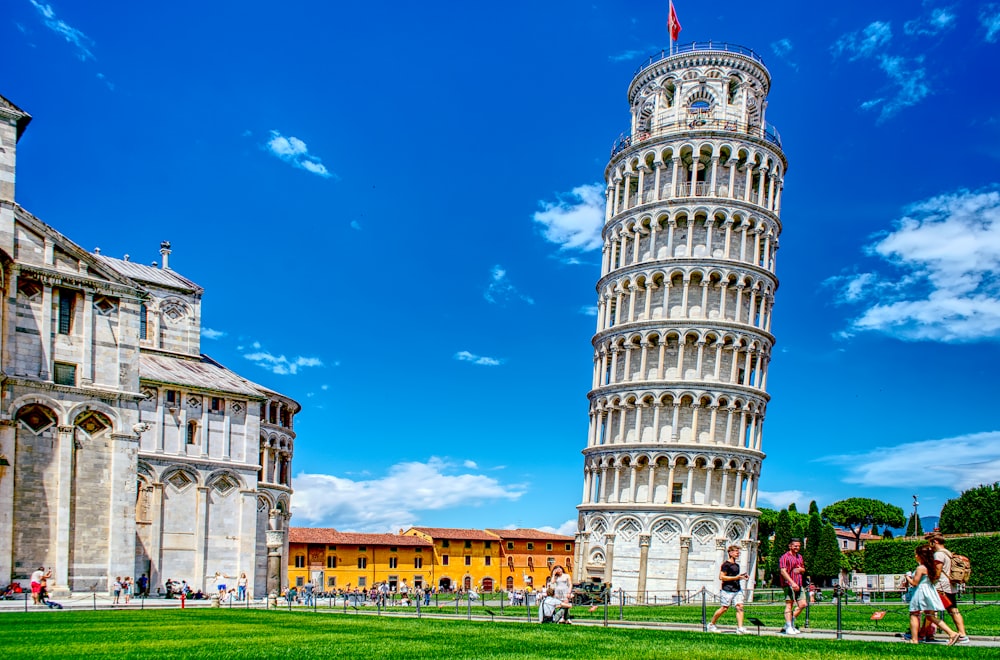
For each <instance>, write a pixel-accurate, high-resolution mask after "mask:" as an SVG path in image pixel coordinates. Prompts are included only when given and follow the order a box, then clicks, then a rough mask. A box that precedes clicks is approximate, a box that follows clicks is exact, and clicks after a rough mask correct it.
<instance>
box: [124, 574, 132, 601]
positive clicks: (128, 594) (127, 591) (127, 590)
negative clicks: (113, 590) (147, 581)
mask: <svg viewBox="0 0 1000 660" xmlns="http://www.w3.org/2000/svg"><path fill="white" fill-rule="evenodd" d="M134 588H135V583H134V582H132V578H131V577H128V576H126V577H123V578H122V595H123V596H125V604H126V605H128V603H129V601H130V600H131V599H132V590H133V589H134Z"/></svg>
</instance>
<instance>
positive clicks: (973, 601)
mask: <svg viewBox="0 0 1000 660" xmlns="http://www.w3.org/2000/svg"><path fill="white" fill-rule="evenodd" d="M972 604H973V605H975V604H976V588H975V587H972Z"/></svg>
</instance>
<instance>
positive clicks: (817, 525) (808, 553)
mask: <svg viewBox="0 0 1000 660" xmlns="http://www.w3.org/2000/svg"><path fill="white" fill-rule="evenodd" d="M822 531H823V520H822V519H821V518H820V517H819V511H817V512H816V513H813V514H811V515H810V516H809V526H808V528H807V531H806V534H805V537H806V541H805V543H806V547H804V548H803V549H802V559H804V560H805V562H806V568H807V569H808V567H810V566H812V565H813V561H814V560H815V558H816V550H817V549H818V548H819V543H820V534H821V533H822Z"/></svg>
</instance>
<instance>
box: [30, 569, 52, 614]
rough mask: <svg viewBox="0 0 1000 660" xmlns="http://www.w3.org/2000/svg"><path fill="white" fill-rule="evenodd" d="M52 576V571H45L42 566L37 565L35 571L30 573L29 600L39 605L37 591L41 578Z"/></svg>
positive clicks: (39, 587)
mask: <svg viewBox="0 0 1000 660" xmlns="http://www.w3.org/2000/svg"><path fill="white" fill-rule="evenodd" d="M50 577H52V571H46V570H45V567H44V566H39V567H38V570H37V571H33V572H32V573H31V602H32V603H34V604H35V605H39V604H40V603H39V599H38V591H39V590H40V589H41V588H42V579H43V578H50Z"/></svg>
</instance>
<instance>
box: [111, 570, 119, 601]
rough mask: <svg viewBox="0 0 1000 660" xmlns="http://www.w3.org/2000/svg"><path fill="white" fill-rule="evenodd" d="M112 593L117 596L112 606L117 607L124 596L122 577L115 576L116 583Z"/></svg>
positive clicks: (112, 587)
mask: <svg viewBox="0 0 1000 660" xmlns="http://www.w3.org/2000/svg"><path fill="white" fill-rule="evenodd" d="M111 591H112V593H113V594H114V595H115V598H114V600H113V601H111V604H112V605H117V604H118V600H119V599H120V598H121V596H122V579H121V577H120V576H115V582H114V584H113V585H112V586H111Z"/></svg>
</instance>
